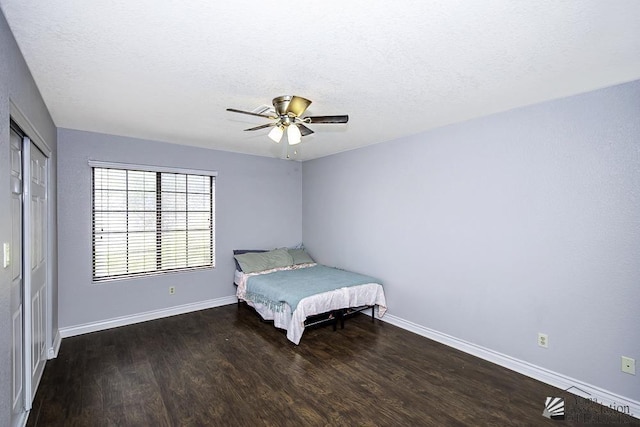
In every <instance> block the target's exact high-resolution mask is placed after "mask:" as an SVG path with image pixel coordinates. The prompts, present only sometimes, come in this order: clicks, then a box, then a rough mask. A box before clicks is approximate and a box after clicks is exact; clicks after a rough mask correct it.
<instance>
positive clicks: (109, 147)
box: [58, 129, 302, 328]
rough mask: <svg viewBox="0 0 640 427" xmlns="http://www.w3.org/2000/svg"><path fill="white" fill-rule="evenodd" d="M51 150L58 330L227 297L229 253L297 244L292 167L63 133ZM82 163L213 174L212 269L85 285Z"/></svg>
mask: <svg viewBox="0 0 640 427" xmlns="http://www.w3.org/2000/svg"><path fill="white" fill-rule="evenodd" d="M58 144H59V156H60V163H59V169H60V173H59V177H58V184H59V188H60V194H62V195H63V196H62V197H61V198H60V203H59V218H60V219H59V231H60V239H59V246H58V249H59V253H60V259H59V270H60V272H59V282H60V327H61V328H64V327H72V326H79V325H82V324H86V323H92V322H98V321H102V320H108V319H112V318H115V317H120V316H128V315H133V314H138V313H144V312H147V311H152V310H161V309H165V308H170V307H173V306H178V305H182V304H189V303H196V302H199V301H206V300H210V299H215V298H221V297H228V296H231V295H233V294H234V292H235V288H234V287H233V272H234V263H233V254H232V250H233V249H241V248H253V247H259V248H272V247H277V246H292V245H296V244H298V243H300V242H301V241H302V235H301V230H302V220H301V214H302V195H301V191H302V184H301V180H302V173H301V164H300V163H298V162H291V161H286V160H279V159H270V158H265V157H257V156H250V155H245V154H235V153H229V152H223V151H214V150H206V149H200V148H194V147H186V146H180V145H175V144H166V143H159V142H154V141H145V140H140V139H133V138H125V137H118V136H112V135H104V134H97V133H90V132H82V131H75V130H68V129H59V130H58ZM89 159H92V160H101V161H112V162H125V163H134V164H146V165H157V166H170V167H182V168H191V169H205V170H214V171H218V177H217V178H216V268H215V269H213V270H204V271H203V270H200V271H194V272H183V273H174V274H167V275H161V276H152V277H148V278H139V279H128V280H120V281H112V282H103V283H100V284H92V282H91V179H90V167H89V165H88V164H87V161H88V160H89ZM169 286H176V294H175V295H169V291H168V290H169Z"/></svg>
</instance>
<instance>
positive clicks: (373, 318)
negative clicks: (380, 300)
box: [371, 305, 376, 323]
mask: <svg viewBox="0 0 640 427" xmlns="http://www.w3.org/2000/svg"><path fill="white" fill-rule="evenodd" d="M375 310H376V306H375V305H372V306H371V323H375V322H376V316H375V314H374V313H375Z"/></svg>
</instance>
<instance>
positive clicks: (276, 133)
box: [268, 126, 284, 142]
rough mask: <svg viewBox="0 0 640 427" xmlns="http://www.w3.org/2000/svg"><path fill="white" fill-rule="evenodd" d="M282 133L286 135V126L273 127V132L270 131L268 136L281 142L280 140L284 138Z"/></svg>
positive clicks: (274, 140)
mask: <svg viewBox="0 0 640 427" xmlns="http://www.w3.org/2000/svg"><path fill="white" fill-rule="evenodd" d="M282 135H284V127H282V126H276V127H274V128H273V129H271V132H269V135H268V136H269V138H270V139H271V140H272V141H273V142H280V140H281V139H282Z"/></svg>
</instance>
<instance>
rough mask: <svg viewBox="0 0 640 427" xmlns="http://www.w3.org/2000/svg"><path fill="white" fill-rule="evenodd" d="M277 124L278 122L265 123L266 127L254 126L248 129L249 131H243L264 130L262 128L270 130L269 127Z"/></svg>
mask: <svg viewBox="0 0 640 427" xmlns="http://www.w3.org/2000/svg"><path fill="white" fill-rule="evenodd" d="M277 124H278V122H273V123H267V124H266V125H260V126H256V127H254V128H249V129H245V130H259V129H264V128H270V127H272V126H275V125H277Z"/></svg>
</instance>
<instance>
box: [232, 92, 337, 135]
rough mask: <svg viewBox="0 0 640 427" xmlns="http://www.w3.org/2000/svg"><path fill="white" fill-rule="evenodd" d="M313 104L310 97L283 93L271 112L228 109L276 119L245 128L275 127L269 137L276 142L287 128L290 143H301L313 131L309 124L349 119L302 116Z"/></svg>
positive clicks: (275, 99)
mask: <svg viewBox="0 0 640 427" xmlns="http://www.w3.org/2000/svg"><path fill="white" fill-rule="evenodd" d="M310 104H311V101H309V100H308V99H305V98H302V97H301V96H295V95H283V96H279V97H277V98H273V108H274V110H273V111H272V112H271V114H265V113H264V112H262V113H257V112H256V113H254V112H251V111H243V110H237V109H235V108H227V111H231V112H233V113H241V114H249V115H250V116H258V117H264V118H267V119H271V120H275V121H273V122H271V123H267V124H264V125H260V126H256V127H252V128H249V129H245V131H252V130H259V129H266V128H270V127H273V129H271V132H269V138H271V139H272V140H273V141H274V142H280V140H281V139H282V136H283V135H284V132H285V130H286V131H287V140H288V141H289V145H295V144H299V143H300V141H301V138H302V137H303V136H307V135H311V134H312V133H313V131H312V130H311V129H309V128H308V127H307V126H305V125H307V124H310V123H313V124H316V123H347V122H348V121H349V116H348V115H346V114H345V115H340V116H306V117H301V116H302V114H303V113H304V112H305V111H306V109H307V108H308V107H309V105H310Z"/></svg>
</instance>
